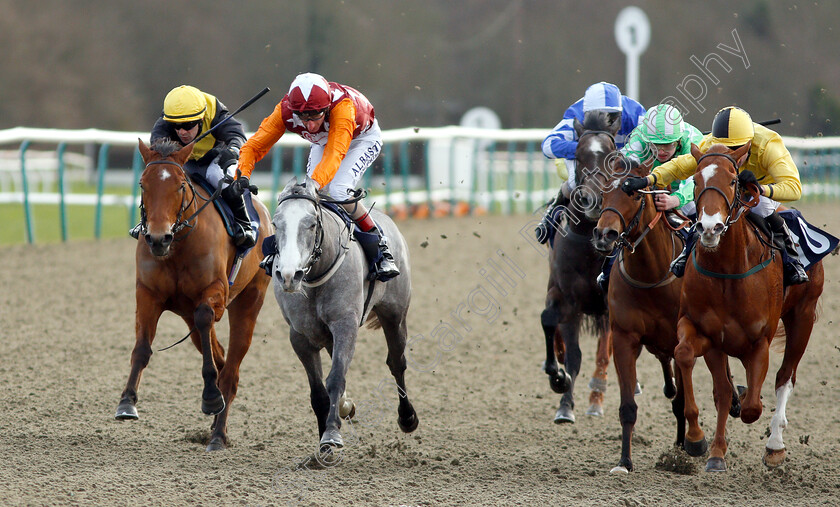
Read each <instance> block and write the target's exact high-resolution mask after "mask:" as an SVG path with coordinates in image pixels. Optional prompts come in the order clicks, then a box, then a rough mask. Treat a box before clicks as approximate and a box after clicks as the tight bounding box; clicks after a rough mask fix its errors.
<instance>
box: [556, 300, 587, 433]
mask: <svg viewBox="0 0 840 507" xmlns="http://www.w3.org/2000/svg"><path fill="white" fill-rule="evenodd" d="M558 329H559V331H560V335H561V336H562V337H563V346H564V348H565V350H566V352H565V358H564V361H563V364H564V365H565V366H566V373H567V374H568V375H569V379H570V380H571V381H570V383H569V390H568V391H566V392H565V393H563V396H562V397H561V398H560V406H559V407H558V408H557V412H556V413H555V414H554V422H555V423H557V424H561V423H567V422H570V423H573V422H575V412H574V410H575V381H576V380H577V376H578V374H579V373H580V364H581V353H580V343H579V342H578V334H579V333H580V316H576V317H575V318H574V319H572V320H571V321H570V322H565V323H562V324H560V326H559V327H558Z"/></svg>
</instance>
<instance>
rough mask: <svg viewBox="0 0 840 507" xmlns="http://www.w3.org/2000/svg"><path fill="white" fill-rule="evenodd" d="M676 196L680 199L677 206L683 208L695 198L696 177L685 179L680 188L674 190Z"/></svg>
mask: <svg viewBox="0 0 840 507" xmlns="http://www.w3.org/2000/svg"><path fill="white" fill-rule="evenodd" d="M673 195H675V196H677V198H678V199H679V200H680V204H679V206H677V208H682V207H683V206H685V205H686V204H688V203H689V202H691V201H693V200H694V178H688V179H687V180H683V182H682V183H680V188H678V189H677V191H676V192H674V194H673Z"/></svg>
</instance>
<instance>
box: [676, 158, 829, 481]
mask: <svg viewBox="0 0 840 507" xmlns="http://www.w3.org/2000/svg"><path fill="white" fill-rule="evenodd" d="M749 149H750V145H749V143H747V144H746V145H744V146H742V147H741V148H739V149H737V150H734V151H733V150H730V149H729V148H727V147H725V146H723V145H714V146H712V147H711V148H710V149H709V151H708V152H707V153H705V154H703V153H701V152H700V150H698V149H697V148H696V147H695V146H692V150H691V154H692V155H693V156H694V158H695V159H696V160H697V171H696V172H695V174H694V181H695V190H694V192H695V195H696V198H695V202H696V203H697V216H698V219H697V233H698V234H699V235H700V236H699V241H698V244H697V247H696V248H695V250H694V253H693V254H692V256H691V258H690V259H689V262H688V263H687V266H686V271H685V277H684V280H683V287H682V293H681V294H680V317H679V323H678V324H677V337H678V339H679V344H678V345H677V347H676V349H675V351H674V355H675V359H676V363H677V366H678V367H679V369H680V371H681V373H682V378H683V383H684V388H685V417H686V420H687V422H688V433H687V434H686V440H685V444H684V447H685V449H686V451H687V452H688V453H689V454H691V455H692V456H700V455H701V454H703V453H704V452H705V450H706V440H705V437H704V435H703V430H702V429H701V428H700V425H699V424H698V422H697V420H698V415H699V410H698V408H697V404H696V402H695V400H694V387H693V384H692V377H691V374H692V369H693V367H694V362H695V358H697V357H700V356H703V358H704V359H705V361H706V366H707V367H708V368H709V371H710V372H711V374H712V379H713V381H714V390H713V394H714V400H715V406H716V408H717V426H716V428H715V437H714V440H712V445H711V448H710V450H709V459H708V460H707V462H706V471H710V472H711V471H715V472H718V471H725V470H726V462H725V460H724V456H725V454H726V448H727V443H726V420H727V408H728V406H729V399H730V397H731V394H732V393H731V385H730V382H728V378H727V370H726V365H727V357H728V356H732V357H735V358H738V359H740V360H741V363H742V364H743V365H744V369H745V370H746V377H747V389H746V391H745V392H744V393H743V395H742V396H741V420H742V421H743V422H745V423H747V424H750V423H753V422H755V421H756V420H758V418H759V416H760V415H761V411H762V406H761V385H762V384H763V383H764V378H765V376H766V375H767V369H768V363H769V358H768V355H769V349H770V343H771V341H772V340H773V338H774V335H776V334H777V328H778V325H779V319H781V320H782V323H783V324H784V335H786V337H785V338H782V337H781V336H779V337H777V340H783V341H784V357H783V359H782V364H781V366H780V367H779V370H778V372H777V373H776V385H775V391H776V412H775V414H774V415H773V418H772V419H771V421H770V437H769V439H768V440H767V444H766V450H765V454H764V460H763V461H764V463H765V465H766V466H768V467H775V466H778V465H780V464H781V463H782V462H783V461H784V458H785V446H784V442H783V440H782V430H783V429H784V428H785V427H786V426H787V418H786V416H785V408H786V406H787V402H788V399H789V397H790V394H791V391H792V390H793V386H794V385H795V384H796V368H797V366H798V364H799V361H800V359H802V355H803V354H804V352H805V347H806V346H807V345H808V340H809V339H810V336H811V330H812V328H813V326H814V321H815V320H816V312H817V310H816V307H817V301H818V300H819V297H820V295H821V294H822V290H823V278H824V273H823V266H822V262H821V261H820V262H816V263H814V264H813V265H812V267H811V269H810V272H809V278H810V281H809V282H808V283H805V284H802V285H794V286H790V287H787V288H785V287H783V285H782V258H781V255H780V254H779V253H778V252H775V251H774V249H773V248H772V247H771V246H770V244H771V243H770V242H769V241H766V240H763V239H762V238H760V237H759V236H758V235H757V234H756V232H755V230H754V227H753V226H752V225H751V224H750V222H749V221H748V220H747V219H746V213H749V210H750V206H753V205H754V203H755V202H756V201H757V195H756V194H757V189H755V188H746V189H741V188H739V187H740V185H739V183H738V168H739V167H740V166H741V165H742V164H743V163H744V161H745V160H746V159H747V157H748V156H749ZM746 195H750V196H751V199H750V200H749V201H748V202H745V201H744V200H743V196H746ZM779 331H781V330H779ZM777 344H778V343H774V344H773V345H774V348H776V346H777Z"/></svg>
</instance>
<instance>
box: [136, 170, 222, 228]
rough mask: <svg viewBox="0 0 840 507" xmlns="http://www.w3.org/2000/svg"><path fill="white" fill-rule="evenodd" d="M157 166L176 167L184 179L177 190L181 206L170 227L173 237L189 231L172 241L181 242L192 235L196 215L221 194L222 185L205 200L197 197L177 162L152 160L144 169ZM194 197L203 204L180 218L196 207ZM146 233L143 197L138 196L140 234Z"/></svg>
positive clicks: (187, 177)
mask: <svg viewBox="0 0 840 507" xmlns="http://www.w3.org/2000/svg"><path fill="white" fill-rule="evenodd" d="M158 164H160V165H174V166H175V167H177V168H178V169H179V170H180V171H181V177H182V178H183V179H184V182H183V183H181V188H180V189H179V191H180V192H181V206H180V207H179V208H178V216H176V217H175V225H173V226H172V235H173V236H175V235H177V234H178V233H179V232H181V231H182V230H183V229H185V228H189V229H190V230H189V232H187V233H186V234H184V235H183V236H181V237H176V238H175V239H174V241H181V240H184V239H186V238H187V237H188V236H189V235H190V234H191V233H192V231H193V230H195V229H194V227H195V223H194V222H195V220H196V219H197V217H198V214H199V213H201V212H202V211H204V208H206V207H207V205H208V204H210V203H211V202H213V201H215V200H216V198H217V197H219V194H221V192H222V184H221V182H220V183H219V185H218V187H217V188H216V190H215V191H214V192H213V194H212V195H211V196H210V197H208V198H207V199H204V197H202V196H201V195H199V193H198V192H196V190H195V186H193V183H192V180H190V178H189V176H187V172H186V171H185V170H184V166H182V165H181V164H179V163H178V162H175V161H174V160H152V161H151V162H147V163H146V167H145V168H144V169H148V168H149V166H152V165H158ZM186 185H189V187H190V191H191V193H192V196H191V197H190V199H189V202H187V192H186ZM196 196H199V197H201V199H204V200H205V202H204V204H202V205H201V206H200V207H198V209H197V210H196V211H195V212H194V213H193V214H192V215H190V216H189V217H187V218H186V219H182V217H183V216H184V213H185V212H186V211H187V210H189V209H190V208H194V207H196ZM147 233H148V226H147V224H146V207H145V205H144V203H143V196H142V194H141V196H140V234H141V235H145V234H147Z"/></svg>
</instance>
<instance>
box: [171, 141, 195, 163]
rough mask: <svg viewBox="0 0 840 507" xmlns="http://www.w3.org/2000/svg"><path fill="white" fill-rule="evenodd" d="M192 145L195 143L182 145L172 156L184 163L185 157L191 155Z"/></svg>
mask: <svg viewBox="0 0 840 507" xmlns="http://www.w3.org/2000/svg"><path fill="white" fill-rule="evenodd" d="M194 147H195V143H190V144H188V145H186V146H184V147H183V148H181V149H180V150H178V151H176V152H175V154H174V155H173V158H174V159H175V161H176V162H178V163H179V164H181V165H184V164H185V163H186V161H187V159H188V158H190V155H192V151H193V148H194Z"/></svg>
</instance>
